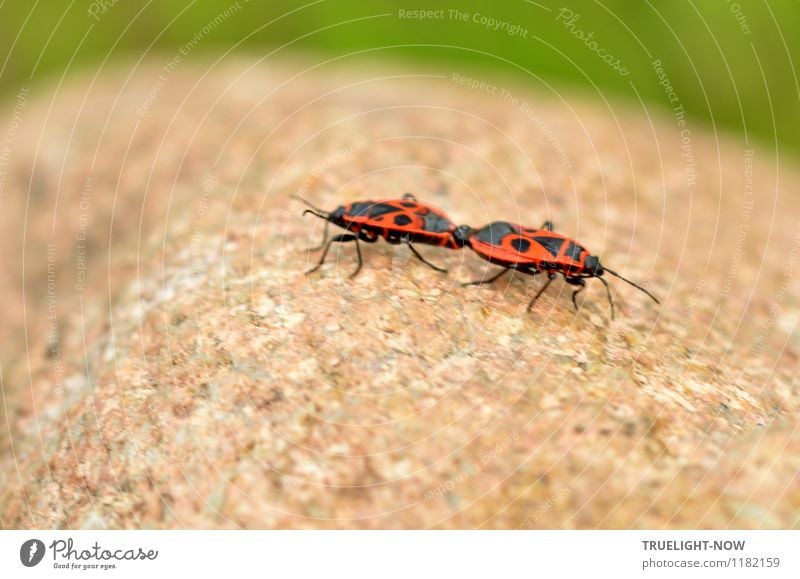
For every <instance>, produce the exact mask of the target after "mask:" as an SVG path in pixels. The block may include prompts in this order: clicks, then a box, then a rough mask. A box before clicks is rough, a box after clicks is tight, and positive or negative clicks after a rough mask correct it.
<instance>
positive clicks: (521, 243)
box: [511, 237, 531, 253]
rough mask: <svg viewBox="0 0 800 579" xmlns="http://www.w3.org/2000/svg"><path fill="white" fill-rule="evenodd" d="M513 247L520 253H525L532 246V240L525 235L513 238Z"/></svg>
mask: <svg viewBox="0 0 800 579" xmlns="http://www.w3.org/2000/svg"><path fill="white" fill-rule="evenodd" d="M511 247H513V248H514V249H516V250H517V251H519V252H520V253H525V252H526V251H528V250H529V249H530V248H531V242H530V241H528V240H527V239H525V238H523V237H517V238H515V239H512V240H511Z"/></svg>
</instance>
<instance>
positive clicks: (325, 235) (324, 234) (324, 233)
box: [308, 221, 331, 251]
mask: <svg viewBox="0 0 800 579" xmlns="http://www.w3.org/2000/svg"><path fill="white" fill-rule="evenodd" d="M330 223H331V222H330V221H325V228H324V229H323V230H322V241H321V242H320V244H319V245H315V246H314V247H309V248H308V251H318V250H320V249H322V246H323V245H325V242H326V241H328V225H330Z"/></svg>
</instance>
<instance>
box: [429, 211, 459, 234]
mask: <svg viewBox="0 0 800 579" xmlns="http://www.w3.org/2000/svg"><path fill="white" fill-rule="evenodd" d="M423 219H424V220H425V231H430V232H432V233H449V232H450V231H452V230H453V229H454V228H455V227H454V226H453V224H452V222H451V221H450V220H449V219H445V218H444V217H442V216H441V215H437V214H436V213H434V212H433V211H430V212H428V213H427V214H426V215H425V216H424V217H423Z"/></svg>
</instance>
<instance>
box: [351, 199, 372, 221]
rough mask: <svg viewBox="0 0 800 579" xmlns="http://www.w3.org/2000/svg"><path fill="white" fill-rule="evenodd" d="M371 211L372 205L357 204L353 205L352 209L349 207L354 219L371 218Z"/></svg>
mask: <svg viewBox="0 0 800 579" xmlns="http://www.w3.org/2000/svg"><path fill="white" fill-rule="evenodd" d="M370 209H372V203H362V202H356V203H351V204H350V207H348V211H349V212H350V215H352V216H353V217H364V216H369V215H370Z"/></svg>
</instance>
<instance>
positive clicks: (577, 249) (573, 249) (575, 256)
mask: <svg viewBox="0 0 800 579" xmlns="http://www.w3.org/2000/svg"><path fill="white" fill-rule="evenodd" d="M581 253H583V248H582V247H581V246H580V245H576V244H575V243H574V242H572V241H570V242H569V246H568V247H567V251H566V253H565V255H566V256H567V257H568V258H570V259H572V260H575V261H580V260H581Z"/></svg>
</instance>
